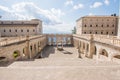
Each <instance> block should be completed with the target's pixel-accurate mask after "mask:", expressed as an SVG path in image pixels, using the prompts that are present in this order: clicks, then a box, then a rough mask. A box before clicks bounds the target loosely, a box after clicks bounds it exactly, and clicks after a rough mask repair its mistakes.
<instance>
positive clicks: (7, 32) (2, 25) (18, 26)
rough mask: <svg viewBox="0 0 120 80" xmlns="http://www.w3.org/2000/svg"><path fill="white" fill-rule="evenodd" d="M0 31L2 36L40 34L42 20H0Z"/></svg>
mask: <svg viewBox="0 0 120 80" xmlns="http://www.w3.org/2000/svg"><path fill="white" fill-rule="evenodd" d="M0 33H1V36H2V37H14V36H25V35H38V34H42V21H40V20H38V19H33V20H31V21H0Z"/></svg>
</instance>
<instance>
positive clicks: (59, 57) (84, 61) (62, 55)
mask: <svg viewBox="0 0 120 80" xmlns="http://www.w3.org/2000/svg"><path fill="white" fill-rule="evenodd" d="M53 49H54V51H53ZM51 50H52V51H51ZM43 57H44V58H40V59H35V60H33V61H16V62H14V63H13V64H11V65H10V66H9V67H51V66H52V67H85V66H86V67H88V66H89V67H91V66H92V67H98V66H99V67H108V66H111V65H113V66H116V65H119V64H117V63H114V62H110V61H96V60H95V59H88V58H86V57H84V56H83V55H82V58H78V53H77V49H75V48H64V51H58V50H57V49H56V48H54V47H53V48H50V47H49V48H47V50H44V51H43Z"/></svg>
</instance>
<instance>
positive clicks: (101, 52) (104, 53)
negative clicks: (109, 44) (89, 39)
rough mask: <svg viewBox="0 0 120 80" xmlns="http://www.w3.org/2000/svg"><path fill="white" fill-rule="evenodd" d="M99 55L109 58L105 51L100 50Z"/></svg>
mask: <svg viewBox="0 0 120 80" xmlns="http://www.w3.org/2000/svg"><path fill="white" fill-rule="evenodd" d="M99 54H100V55H103V56H106V57H108V52H107V51H106V50H105V49H100V51H99Z"/></svg>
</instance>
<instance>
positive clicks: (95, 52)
mask: <svg viewBox="0 0 120 80" xmlns="http://www.w3.org/2000/svg"><path fill="white" fill-rule="evenodd" d="M93 54H94V55H96V54H97V48H96V46H94V53H93Z"/></svg>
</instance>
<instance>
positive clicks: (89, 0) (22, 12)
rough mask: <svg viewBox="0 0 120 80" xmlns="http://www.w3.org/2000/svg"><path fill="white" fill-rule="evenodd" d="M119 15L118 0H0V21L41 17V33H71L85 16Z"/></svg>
mask: <svg viewBox="0 0 120 80" xmlns="http://www.w3.org/2000/svg"><path fill="white" fill-rule="evenodd" d="M113 13H116V14H117V15H118V14H119V0H0V15H1V16H2V18H1V19H0V20H30V19H34V18H37V19H41V20H42V21H43V32H44V33H71V30H72V29H73V27H74V26H75V25H76V20H77V19H78V18H80V17H82V16H86V15H111V14H113Z"/></svg>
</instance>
